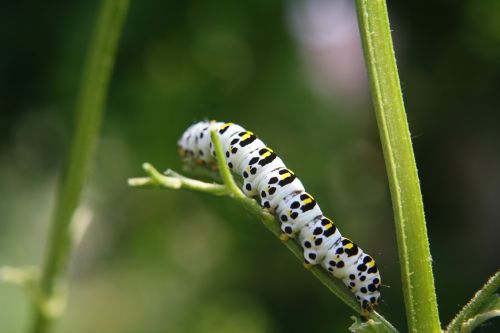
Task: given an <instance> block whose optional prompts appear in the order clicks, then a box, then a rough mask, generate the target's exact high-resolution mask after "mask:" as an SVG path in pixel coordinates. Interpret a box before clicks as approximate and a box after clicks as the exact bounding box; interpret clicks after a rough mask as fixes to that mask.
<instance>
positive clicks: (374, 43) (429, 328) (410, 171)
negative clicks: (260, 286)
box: [129, 0, 500, 332]
mask: <svg viewBox="0 0 500 333" xmlns="http://www.w3.org/2000/svg"><path fill="white" fill-rule="evenodd" d="M356 5H357V11H358V21H359V25H360V33H361V39H362V42H363V48H364V54H365V60H366V64H367V69H368V73H369V80H370V86H371V91H372V97H373V102H374V106H375V114H376V118H377V123H378V127H379V132H380V137H381V143H382V148H383V151H384V158H385V162H386V168H387V174H388V179H389V185H390V190H391V198H392V202H393V210H394V217H395V225H396V234H397V241H398V251H399V257H400V262H401V276H402V281H403V289H404V299H405V307H406V314H407V322H408V330H409V331H410V332H440V331H441V324H440V321H439V312H438V307H437V301H436V293H435V287H434V277H433V274H432V259H431V255H430V249H429V241H428V237H427V230H426V224H425V217H424V210H423V204H422V196H421V192H420V184H419V179H418V174H417V169H416V163H415V157H414V154H413V148H412V144H411V138H410V133H409V127H408V122H407V120H406V114H405V109H404V104H403V99H402V93H401V88H400V83H399V77H398V72H397V67H396V61H395V57H394V50H393V46H392V38H391V34H390V27H389V20H388V15H387V8H386V4H385V1H384V0H357V1H356ZM212 141H213V142H214V143H215V146H216V150H217V156H219V157H220V158H219V159H218V165H219V170H220V173H221V176H222V179H223V184H210V183H204V182H200V181H198V180H195V179H191V178H187V177H184V176H182V175H179V174H177V173H175V172H174V171H171V170H168V171H167V172H166V174H165V175H162V174H160V173H159V172H158V171H157V170H156V169H155V168H154V167H153V166H152V165H150V164H148V163H145V164H144V165H143V168H144V170H145V172H146V173H147V175H148V177H143V178H132V179H129V185H130V186H133V187H159V188H169V189H183V188H184V189H189V190H194V191H200V192H206V193H211V194H214V195H219V196H220V195H223V196H228V197H230V198H232V199H233V200H235V201H237V202H238V203H240V204H241V205H242V206H243V207H245V208H246V209H247V210H249V211H250V212H251V213H252V214H254V215H255V216H257V217H258V218H259V219H260V220H261V221H262V222H263V224H264V225H265V226H266V228H268V229H269V230H270V231H271V232H272V233H273V234H275V235H276V236H279V234H280V233H281V231H280V229H279V224H278V222H277V221H275V219H274V217H273V216H271V215H269V214H268V213H266V212H265V211H263V210H262V209H261V208H260V207H259V206H258V204H257V203H256V202H255V201H254V200H252V199H248V198H246V197H245V196H244V195H243V193H241V191H240V190H239V189H238V187H237V186H236V184H235V183H234V180H233V178H232V176H231V174H230V172H229V170H228V169H227V167H226V163H225V159H224V156H223V154H222V153H221V149H220V143H219V142H218V138H217V136H215V135H212ZM284 244H285V246H287V248H289V249H290V250H291V251H292V252H293V253H294V254H295V256H296V257H297V258H299V259H300V260H302V249H301V247H300V246H299V245H298V244H297V243H296V242H295V241H293V240H291V241H287V242H284ZM311 272H312V273H313V274H314V275H315V276H316V277H317V278H318V279H319V280H320V281H321V282H322V283H323V284H324V285H325V286H326V287H327V288H328V289H329V290H330V291H331V292H332V293H334V294H335V295H337V297H339V298H340V299H341V300H342V301H343V302H344V303H346V304H347V305H348V306H350V307H351V308H352V309H354V310H355V311H357V312H360V309H359V306H358V304H357V302H356V300H355V299H354V297H353V296H352V294H351V293H350V292H349V291H348V290H347V288H345V287H344V286H343V285H342V283H340V281H337V280H336V279H332V278H330V276H329V275H327V274H326V272H324V271H323V270H322V269H321V268H313V269H311ZM498 284H499V282H498V273H497V274H496V275H495V276H494V277H492V278H491V279H490V280H489V282H488V283H487V284H486V285H485V286H484V287H483V289H482V290H481V291H480V292H478V294H477V296H476V297H475V298H474V299H473V300H472V301H471V303H470V304H469V305H468V306H466V307H465V308H464V309H463V310H462V311H461V312H460V314H459V315H458V316H457V317H456V318H455V319H454V320H453V322H452V323H450V325H449V326H448V329H447V330H448V331H449V332H459V331H464V332H465V331H466V332H468V331H470V330H472V329H473V328H474V327H476V326H477V325H479V324H480V323H482V322H483V321H484V320H487V319H488V318H491V317H493V316H497V315H499V311H500V307H499V302H498V295H496V290H497V289H498ZM368 319H369V320H368V321H367V322H359V321H356V322H355V323H354V324H353V326H351V330H352V331H356V332H395V331H396V329H395V328H394V327H393V326H392V325H391V324H390V323H389V322H388V321H387V320H385V318H384V317H382V316H381V315H380V314H378V313H377V312H373V313H372V314H370V315H369V316H368Z"/></svg>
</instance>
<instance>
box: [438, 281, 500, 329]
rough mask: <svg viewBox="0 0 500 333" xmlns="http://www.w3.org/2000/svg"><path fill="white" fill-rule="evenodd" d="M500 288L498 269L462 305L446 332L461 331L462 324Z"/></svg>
mask: <svg viewBox="0 0 500 333" xmlns="http://www.w3.org/2000/svg"><path fill="white" fill-rule="evenodd" d="M499 288H500V271H497V272H496V273H495V274H493V276H492V277H490V278H489V279H488V281H487V282H486V283H485V285H484V286H483V287H482V288H481V289H479V291H477V292H476V294H475V295H474V297H473V298H472V299H471V300H470V301H469V303H467V305H465V306H464V307H463V309H462V310H461V311H460V312H459V313H458V314H457V315H456V316H455V318H453V320H452V321H451V322H450V324H449V325H448V327H447V328H446V332H449V333H457V332H461V331H462V330H461V329H462V325H463V324H464V323H465V322H467V321H468V320H470V319H472V318H473V317H475V316H476V315H478V314H479V313H481V312H482V311H483V309H484V307H485V306H486V305H487V303H488V302H489V301H490V300H491V298H492V297H494V296H495V293H497V292H498V289H499Z"/></svg>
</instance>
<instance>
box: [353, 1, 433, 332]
mask: <svg viewBox="0 0 500 333" xmlns="http://www.w3.org/2000/svg"><path fill="white" fill-rule="evenodd" d="M356 5H357V12H358V21H359V28H360V33H361V39H362V44H363V49H364V55H365V61H366V64H367V69H368V76H369V81H370V87H371V91H372V97H373V103H374V105H375V114H376V118H377V123H378V127H379V132H380V138H381V142H382V148H383V151H384V158H385V163H386V168H387V173H388V178H389V186H390V191H391V197H392V203H393V209H394V217H395V223H396V235H397V241H398V251H399V259H400V263H401V274H402V281H403V290H404V300H405V306H406V315H407V318H408V330H409V331H410V332H426V333H427V332H429V333H431V332H440V330H441V329H440V322H439V314H438V308H437V301H436V293H435V290H434V288H435V287H434V277H433V274H432V258H431V254H430V250H429V241H428V238H427V228H426V225H425V217H424V210H423V203H422V195H421V193H420V183H419V179H418V174H417V168H416V164H415V157H414V154H413V148H412V143H411V139H410V132H409V128H408V122H407V119H406V114H405V109H404V104H403V98H402V93H401V87H400V83H399V77H398V72H397V67H396V59H395V57H394V49H393V45H392V38H391V31H390V27H389V19H388V15H387V8H386V3H385V0H356Z"/></svg>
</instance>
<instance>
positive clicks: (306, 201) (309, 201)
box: [302, 198, 313, 205]
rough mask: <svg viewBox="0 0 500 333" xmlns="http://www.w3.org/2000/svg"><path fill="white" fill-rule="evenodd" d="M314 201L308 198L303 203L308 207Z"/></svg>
mask: <svg viewBox="0 0 500 333" xmlns="http://www.w3.org/2000/svg"><path fill="white" fill-rule="evenodd" d="M312 201H313V199H311V198H307V199H305V200H304V201H302V202H303V203H304V205H307V204H308V203H311V202H312Z"/></svg>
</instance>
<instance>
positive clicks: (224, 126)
mask: <svg viewBox="0 0 500 333" xmlns="http://www.w3.org/2000/svg"><path fill="white" fill-rule="evenodd" d="M232 124H233V123H225V124H224V125H222V126H221V127H220V129H221V130H223V129H224V128H228V127H229V126H231V125H232Z"/></svg>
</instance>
